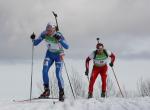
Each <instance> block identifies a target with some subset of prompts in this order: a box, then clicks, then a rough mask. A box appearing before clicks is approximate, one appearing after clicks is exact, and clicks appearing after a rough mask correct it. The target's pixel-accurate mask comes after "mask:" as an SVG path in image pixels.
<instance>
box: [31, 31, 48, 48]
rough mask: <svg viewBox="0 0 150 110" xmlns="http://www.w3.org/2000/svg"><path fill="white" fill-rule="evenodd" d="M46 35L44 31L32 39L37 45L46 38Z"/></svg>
mask: <svg viewBox="0 0 150 110" xmlns="http://www.w3.org/2000/svg"><path fill="white" fill-rule="evenodd" d="M44 37H45V34H44V32H42V33H41V35H40V36H39V37H38V38H37V39H33V40H32V42H33V45H34V46H37V45H38V44H39V43H40V42H41V41H42V40H43V39H44Z"/></svg>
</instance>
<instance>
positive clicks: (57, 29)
mask: <svg viewBox="0 0 150 110" xmlns="http://www.w3.org/2000/svg"><path fill="white" fill-rule="evenodd" d="M52 13H53V15H54V16H55V21H56V26H57V28H56V31H59V27H58V22H57V14H56V13H55V12H54V11H52Z"/></svg>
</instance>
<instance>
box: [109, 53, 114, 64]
mask: <svg viewBox="0 0 150 110" xmlns="http://www.w3.org/2000/svg"><path fill="white" fill-rule="evenodd" d="M109 57H110V58H111V63H114V61H115V55H114V54H113V53H111V55H110V56H109Z"/></svg>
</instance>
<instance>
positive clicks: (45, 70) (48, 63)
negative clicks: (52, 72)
mask: <svg viewBox="0 0 150 110" xmlns="http://www.w3.org/2000/svg"><path fill="white" fill-rule="evenodd" d="M53 62H54V60H53V59H50V58H45V59H44V63H43V82H44V86H45V87H49V76H48V71H49V68H50V67H51V65H52V64H53Z"/></svg>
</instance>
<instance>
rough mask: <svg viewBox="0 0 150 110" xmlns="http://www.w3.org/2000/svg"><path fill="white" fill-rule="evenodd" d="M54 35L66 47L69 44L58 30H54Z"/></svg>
mask: <svg viewBox="0 0 150 110" xmlns="http://www.w3.org/2000/svg"><path fill="white" fill-rule="evenodd" d="M54 37H55V38H56V39H57V40H58V41H59V43H60V44H61V45H62V46H63V47H64V48H65V49H68V48H69V45H68V44H67V42H66V40H65V38H64V37H63V35H62V34H61V33H60V32H56V34H55V35H54Z"/></svg>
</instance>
